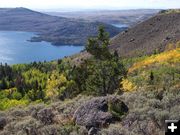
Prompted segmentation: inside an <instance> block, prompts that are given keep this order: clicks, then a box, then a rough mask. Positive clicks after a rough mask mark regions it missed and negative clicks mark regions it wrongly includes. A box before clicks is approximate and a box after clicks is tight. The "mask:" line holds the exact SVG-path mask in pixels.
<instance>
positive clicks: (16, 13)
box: [0, 8, 124, 45]
mask: <svg viewBox="0 0 180 135" xmlns="http://www.w3.org/2000/svg"><path fill="white" fill-rule="evenodd" d="M0 18H1V19H0V30H2V31H3V30H8V31H28V32H35V33H37V34H38V36H37V37H33V38H32V39H31V41H42V40H43V41H48V42H52V43H53V44H55V45H61V44H68V45H69V44H74V45H82V44H85V43H86V40H87V38H88V37H89V36H93V35H95V34H96V33H97V29H98V27H99V25H104V26H105V28H106V29H107V31H108V32H109V33H110V35H111V37H112V36H115V35H116V34H118V33H119V32H120V31H122V29H119V28H116V27H113V26H111V25H108V24H104V23H100V22H88V21H82V20H77V19H67V18H64V17H55V16H50V15H47V14H43V13H40V12H36V11H32V10H29V9H26V8H5V9H4V8H2V9H0ZM123 30H124V28H123Z"/></svg>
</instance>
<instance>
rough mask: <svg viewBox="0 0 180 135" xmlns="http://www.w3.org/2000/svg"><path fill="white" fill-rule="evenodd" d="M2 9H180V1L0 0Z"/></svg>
mask: <svg viewBox="0 0 180 135" xmlns="http://www.w3.org/2000/svg"><path fill="white" fill-rule="evenodd" d="M0 7H1V8H2V7H26V8H30V9H37V10H52V11H53V10H70V9H71V10H81V9H115V10H116V9H138V8H149V9H150V8H153V9H155V8H156V9H167V8H180V0H0Z"/></svg>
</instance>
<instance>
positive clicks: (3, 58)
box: [0, 31, 84, 64]
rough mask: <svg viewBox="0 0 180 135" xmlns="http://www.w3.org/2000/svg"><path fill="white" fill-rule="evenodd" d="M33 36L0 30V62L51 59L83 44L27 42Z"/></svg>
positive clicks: (71, 52)
mask: <svg viewBox="0 0 180 135" xmlns="http://www.w3.org/2000/svg"><path fill="white" fill-rule="evenodd" d="M33 36H34V34H33V33H30V32H14V31H0V63H1V62H2V63H8V64H18V63H30V62H33V61H45V60H46V61H51V60H56V59H59V58H63V57H65V56H70V55H72V54H75V53H78V52H80V51H81V50H83V49H84V47H83V46H70V45H69V46H68V45H61V46H53V45H51V43H48V42H29V41H28V40H29V39H31V37H33Z"/></svg>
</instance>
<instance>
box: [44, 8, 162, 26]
mask: <svg viewBox="0 0 180 135" xmlns="http://www.w3.org/2000/svg"><path fill="white" fill-rule="evenodd" d="M159 11H160V9H127V10H95V11H87V10H85V11H74V12H70V11H69V12H68V11H67V12H60V11H59V12H58V11H57V12H45V13H47V14H49V15H55V16H61V17H66V18H75V19H83V20H89V21H99V22H103V23H107V24H125V25H128V26H134V25H136V24H137V23H139V22H142V21H144V20H147V19H148V18H150V17H152V16H153V15H155V14H157V13H158V12H159Z"/></svg>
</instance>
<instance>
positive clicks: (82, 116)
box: [73, 97, 127, 130]
mask: <svg viewBox="0 0 180 135" xmlns="http://www.w3.org/2000/svg"><path fill="white" fill-rule="evenodd" d="M117 101H119V102H120V103H121V104H122V103H123V102H122V101H121V100H119V99H117V98H116V97H98V98H94V99H92V100H90V101H88V102H86V103H85V104H83V105H81V106H80V107H79V108H78V109H77V110H76V111H75V113H74V116H73V119H74V120H75V123H76V124H78V125H81V126H85V127H86V128H87V129H88V130H90V129H91V128H92V127H95V128H101V127H104V126H107V125H109V124H110V123H112V122H113V121H114V120H115V119H114V115H113V113H111V111H113V112H116V111H117V110H109V109H110V108H111V109H114V108H112V105H111V104H114V103H115V104H116V105H118V104H117ZM121 104H119V106H118V109H120V110H118V112H117V113H119V111H120V113H119V115H121V114H122V115H123V113H124V112H127V109H124V108H122V107H124V105H125V104H124V103H123V104H122V106H121ZM110 106H111V107H110ZM126 107H127V106H126ZM116 109H117V108H116Z"/></svg>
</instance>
